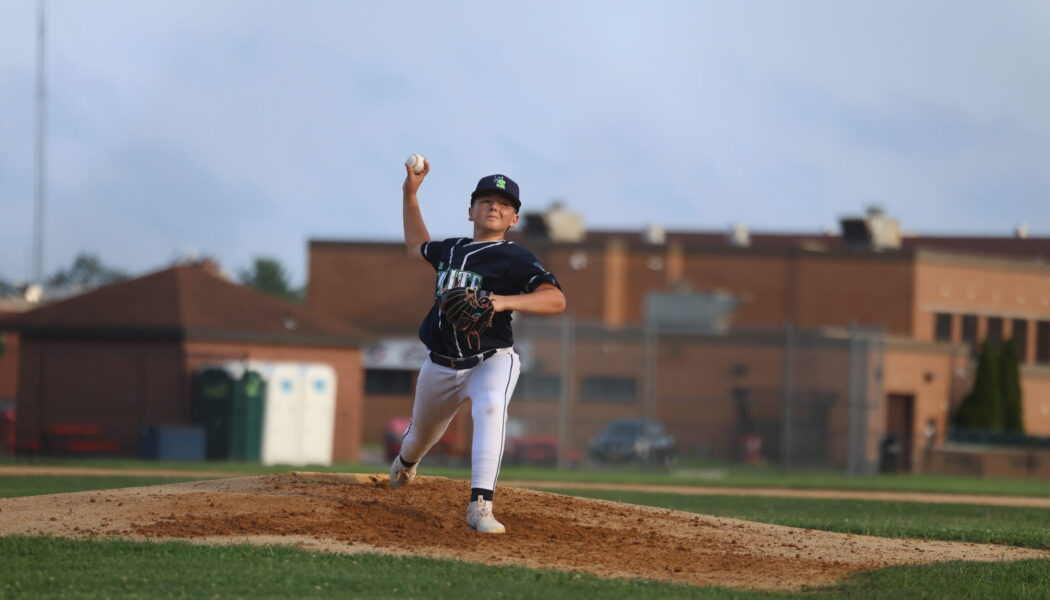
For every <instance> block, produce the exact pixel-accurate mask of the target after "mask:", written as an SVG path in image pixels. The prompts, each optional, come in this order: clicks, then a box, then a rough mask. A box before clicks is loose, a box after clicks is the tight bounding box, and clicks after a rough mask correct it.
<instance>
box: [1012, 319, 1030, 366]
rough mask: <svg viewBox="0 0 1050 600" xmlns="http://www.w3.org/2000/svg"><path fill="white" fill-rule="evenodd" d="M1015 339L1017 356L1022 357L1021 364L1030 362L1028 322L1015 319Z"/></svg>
mask: <svg viewBox="0 0 1050 600" xmlns="http://www.w3.org/2000/svg"><path fill="white" fill-rule="evenodd" d="M1013 338H1014V341H1015V342H1017V354H1018V356H1020V357H1021V362H1022V363H1026V362H1028V321H1025V320H1024V319H1014V332H1013Z"/></svg>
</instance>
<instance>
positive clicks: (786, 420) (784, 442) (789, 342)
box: [780, 321, 795, 471]
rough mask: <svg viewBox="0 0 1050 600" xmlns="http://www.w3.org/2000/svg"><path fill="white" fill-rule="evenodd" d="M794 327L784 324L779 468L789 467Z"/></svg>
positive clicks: (785, 468) (789, 323)
mask: <svg viewBox="0 0 1050 600" xmlns="http://www.w3.org/2000/svg"><path fill="white" fill-rule="evenodd" d="M794 388H795V326H794V325H793V324H792V323H791V322H790V321H789V322H787V323H784V380H783V389H782V391H781V412H780V414H781V419H780V468H781V469H782V470H784V471H787V470H788V469H789V468H790V467H791V445H792V441H793V440H792V431H791V430H792V425H793V423H792V420H793V416H792V405H793V404H794V395H795V389H794Z"/></svg>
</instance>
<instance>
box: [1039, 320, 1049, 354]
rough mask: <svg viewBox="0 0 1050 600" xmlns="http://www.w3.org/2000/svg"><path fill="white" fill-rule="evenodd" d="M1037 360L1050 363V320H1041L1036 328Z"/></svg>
mask: <svg viewBox="0 0 1050 600" xmlns="http://www.w3.org/2000/svg"><path fill="white" fill-rule="evenodd" d="M1035 362H1037V363H1042V364H1047V363H1050V321H1039V325H1038V326H1036V330H1035Z"/></svg>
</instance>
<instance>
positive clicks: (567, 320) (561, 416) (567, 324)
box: [557, 315, 575, 469]
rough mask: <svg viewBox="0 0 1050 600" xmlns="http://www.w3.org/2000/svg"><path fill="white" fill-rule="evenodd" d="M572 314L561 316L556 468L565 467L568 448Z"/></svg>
mask: <svg viewBox="0 0 1050 600" xmlns="http://www.w3.org/2000/svg"><path fill="white" fill-rule="evenodd" d="M574 327H575V325H574V323H573V320H572V316H570V315H563V316H562V318H561V397H560V398H559V399H558V459H557V466H558V469H565V468H566V467H567V466H568V464H567V462H568V461H567V459H566V456H565V454H566V452H568V450H569V415H570V412H569V402H570V399H571V398H570V397H571V395H572V384H573V379H575V377H574V376H573V375H574V374H573V368H574V367H573V346H574V338H575V330H574Z"/></svg>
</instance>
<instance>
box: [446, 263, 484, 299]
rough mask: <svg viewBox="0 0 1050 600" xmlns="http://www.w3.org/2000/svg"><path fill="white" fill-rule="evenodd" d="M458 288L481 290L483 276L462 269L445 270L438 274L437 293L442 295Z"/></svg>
mask: <svg viewBox="0 0 1050 600" xmlns="http://www.w3.org/2000/svg"><path fill="white" fill-rule="evenodd" d="M457 287H465V288H473V289H476V290H479V289H481V275H478V274H477V273H473V272H471V271H464V270H462V269H445V270H444V271H441V272H440V273H438V278H437V293H439V294H440V293H441V292H443V291H445V290H447V289H449V288H457Z"/></svg>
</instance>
